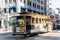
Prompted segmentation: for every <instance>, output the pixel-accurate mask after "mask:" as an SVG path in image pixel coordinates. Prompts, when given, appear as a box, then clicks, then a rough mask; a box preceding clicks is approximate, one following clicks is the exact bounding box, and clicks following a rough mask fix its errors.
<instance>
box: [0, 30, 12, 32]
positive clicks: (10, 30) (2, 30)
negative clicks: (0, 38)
mask: <svg viewBox="0 0 60 40" xmlns="http://www.w3.org/2000/svg"><path fill="white" fill-rule="evenodd" d="M8 32H12V31H11V30H7V31H6V30H5V31H4V30H0V33H8Z"/></svg>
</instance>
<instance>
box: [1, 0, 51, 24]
mask: <svg viewBox="0 0 60 40" xmlns="http://www.w3.org/2000/svg"><path fill="white" fill-rule="evenodd" d="M49 1H50V0H0V3H1V4H0V5H1V7H0V8H2V9H3V10H2V11H3V14H7V13H9V15H8V14H7V15H8V16H11V13H14V14H17V13H19V12H24V11H29V12H34V13H39V14H44V15H46V14H47V9H48V8H49V7H48V6H49V4H48V3H49ZM5 16H6V15H5ZM12 16H14V15H12ZM2 19H3V18H2ZM8 19H9V18H8ZM4 20H6V19H4ZM3 22H5V24H6V21H2V24H3ZM5 24H4V25H5Z"/></svg>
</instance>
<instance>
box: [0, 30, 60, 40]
mask: <svg viewBox="0 0 60 40" xmlns="http://www.w3.org/2000/svg"><path fill="white" fill-rule="evenodd" d="M0 40H60V30H53V31H52V32H49V33H43V34H38V35H34V36H29V37H22V36H12V33H3V34H1V33H0Z"/></svg>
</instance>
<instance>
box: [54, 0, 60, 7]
mask: <svg viewBox="0 0 60 40" xmlns="http://www.w3.org/2000/svg"><path fill="white" fill-rule="evenodd" d="M54 6H55V8H58V7H60V0H55V5H54Z"/></svg>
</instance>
